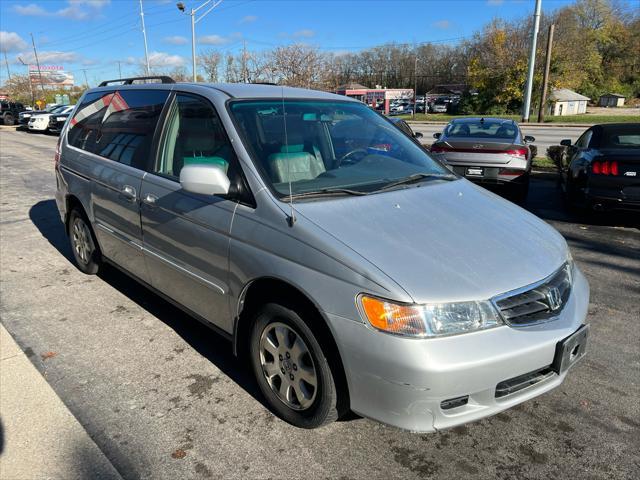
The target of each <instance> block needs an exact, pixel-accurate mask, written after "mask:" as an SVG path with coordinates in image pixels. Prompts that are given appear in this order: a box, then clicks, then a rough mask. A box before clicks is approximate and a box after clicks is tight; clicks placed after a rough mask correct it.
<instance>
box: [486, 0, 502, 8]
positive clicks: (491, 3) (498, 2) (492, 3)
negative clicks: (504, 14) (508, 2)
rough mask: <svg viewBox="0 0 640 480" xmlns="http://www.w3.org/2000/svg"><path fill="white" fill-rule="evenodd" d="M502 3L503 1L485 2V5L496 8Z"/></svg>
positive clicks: (490, 0) (488, 0) (489, 0)
mask: <svg viewBox="0 0 640 480" xmlns="http://www.w3.org/2000/svg"><path fill="white" fill-rule="evenodd" d="M503 3H504V0H487V5H491V6H494V7H495V6H498V5H502V4H503Z"/></svg>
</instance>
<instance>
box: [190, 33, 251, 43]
mask: <svg viewBox="0 0 640 480" xmlns="http://www.w3.org/2000/svg"><path fill="white" fill-rule="evenodd" d="M241 36H242V35H241V34H240V33H237V32H236V33H233V34H231V35H230V36H228V37H222V36H220V35H204V36H202V37H198V43H200V44H202V45H226V44H228V43H230V42H232V41H233V40H236V39H238V38H240V37H241Z"/></svg>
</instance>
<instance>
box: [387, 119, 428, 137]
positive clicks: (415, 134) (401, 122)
mask: <svg viewBox="0 0 640 480" xmlns="http://www.w3.org/2000/svg"><path fill="white" fill-rule="evenodd" d="M389 121H390V122H391V123H393V124H394V125H395V126H396V127H398V128H399V129H400V131H401V132H404V133H406V134H407V135H409V136H410V137H411V138H415V139H419V138H422V137H423V136H424V135H423V134H422V133H421V132H414V131H413V130H412V128H411V127H410V126H409V124H408V123H407V122H405V121H404V120H403V119H401V118H398V117H391V118H389Z"/></svg>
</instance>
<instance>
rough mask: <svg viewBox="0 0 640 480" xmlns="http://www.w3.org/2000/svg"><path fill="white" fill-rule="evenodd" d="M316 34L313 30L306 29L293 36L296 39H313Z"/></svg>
mask: <svg viewBox="0 0 640 480" xmlns="http://www.w3.org/2000/svg"><path fill="white" fill-rule="evenodd" d="M315 34H316V32H314V31H313V30H309V29H304V30H298V31H297V32H295V33H294V34H293V36H294V37H296V38H311V37H313V36H314V35H315Z"/></svg>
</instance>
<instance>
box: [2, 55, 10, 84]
mask: <svg viewBox="0 0 640 480" xmlns="http://www.w3.org/2000/svg"><path fill="white" fill-rule="evenodd" d="M3 52H4V63H5V65H6V66H7V76H8V77H9V81H11V70H9V60H7V51H6V50H3Z"/></svg>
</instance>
